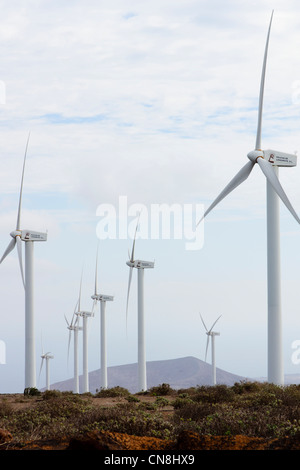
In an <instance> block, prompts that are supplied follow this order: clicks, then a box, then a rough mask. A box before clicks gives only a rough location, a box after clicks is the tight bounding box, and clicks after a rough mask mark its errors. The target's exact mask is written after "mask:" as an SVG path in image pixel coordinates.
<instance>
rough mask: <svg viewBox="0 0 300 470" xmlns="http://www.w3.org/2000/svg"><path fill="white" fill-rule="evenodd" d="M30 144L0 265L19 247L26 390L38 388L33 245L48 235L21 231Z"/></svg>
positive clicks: (44, 239) (45, 238)
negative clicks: (24, 183) (15, 221)
mask: <svg viewBox="0 0 300 470" xmlns="http://www.w3.org/2000/svg"><path fill="white" fill-rule="evenodd" d="M28 143H29V136H28V139H27V144H26V150H25V155H24V162H23V171H22V179H21V188H20V195H19V207H18V215H17V224H16V229H15V230H14V231H13V232H11V233H10V235H11V237H12V240H11V241H10V243H9V245H8V247H7V248H6V250H5V252H4V254H3V256H2V258H1V260H0V263H2V261H3V260H4V258H6V256H7V255H8V254H9V253H10V252H11V251H12V250H13V249H14V247H15V246H16V245H17V249H18V257H19V264H20V269H21V276H22V280H23V284H24V288H25V388H28V387H29V388H30V387H36V363H35V334H34V278H33V244H34V242H37V241H46V240H47V234H46V233H41V232H34V231H32V230H21V205H22V192H23V181H24V171H25V162H26V155H27V149H28ZM21 240H22V241H23V242H25V277H24V273H23V263H22V244H21Z"/></svg>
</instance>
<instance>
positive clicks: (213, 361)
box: [200, 315, 222, 385]
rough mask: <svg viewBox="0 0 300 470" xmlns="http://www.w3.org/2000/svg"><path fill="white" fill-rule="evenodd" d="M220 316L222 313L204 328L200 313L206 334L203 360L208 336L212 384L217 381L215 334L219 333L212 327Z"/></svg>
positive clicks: (207, 344)
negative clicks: (210, 324)
mask: <svg viewBox="0 0 300 470" xmlns="http://www.w3.org/2000/svg"><path fill="white" fill-rule="evenodd" d="M221 316H222V315H220V316H219V317H218V318H217V319H216V321H215V322H214V323H213V324H212V326H211V328H210V329H209V330H208V329H207V328H206V325H205V323H204V320H203V318H202V316H201V315H200V317H201V320H202V323H203V326H204V328H205V330H206V334H207V341H206V350H205V362H206V357H207V350H208V346H209V338H211V366H212V384H213V385H216V383H217V379H216V377H217V375H216V355H215V336H220V333H218V332H217V331H213V327H214V326H215V324H216V323H217V321H218V320H219V318H220V317H221Z"/></svg>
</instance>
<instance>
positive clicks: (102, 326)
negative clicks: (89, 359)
mask: <svg viewBox="0 0 300 470" xmlns="http://www.w3.org/2000/svg"><path fill="white" fill-rule="evenodd" d="M97 284H98V252H97V257H96V270H95V291H94V295H92V299H93V300H94V302H95V304H96V303H97V301H99V302H100V341H101V343H100V354H101V369H100V370H101V388H103V389H107V354H106V302H112V301H113V300H114V297H113V296H112V295H104V294H98V286H97Z"/></svg>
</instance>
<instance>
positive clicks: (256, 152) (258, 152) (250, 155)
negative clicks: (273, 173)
mask: <svg viewBox="0 0 300 470" xmlns="http://www.w3.org/2000/svg"><path fill="white" fill-rule="evenodd" d="M247 157H248V158H249V160H251V162H254V163H256V162H257V159H258V158H264V152H263V151H262V150H252V151H251V152H249V153H248V154H247Z"/></svg>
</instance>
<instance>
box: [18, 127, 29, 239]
mask: <svg viewBox="0 0 300 470" xmlns="http://www.w3.org/2000/svg"><path fill="white" fill-rule="evenodd" d="M29 137H30V133H29V135H28V139H27V143H26V148H25V155H24V162H23V171H22V179H21V188H20V196H19V208H18V217H17V225H16V230H20V222H21V205H22V193H23V181H24V172H25V162H26V156H27V149H28V143H29Z"/></svg>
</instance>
